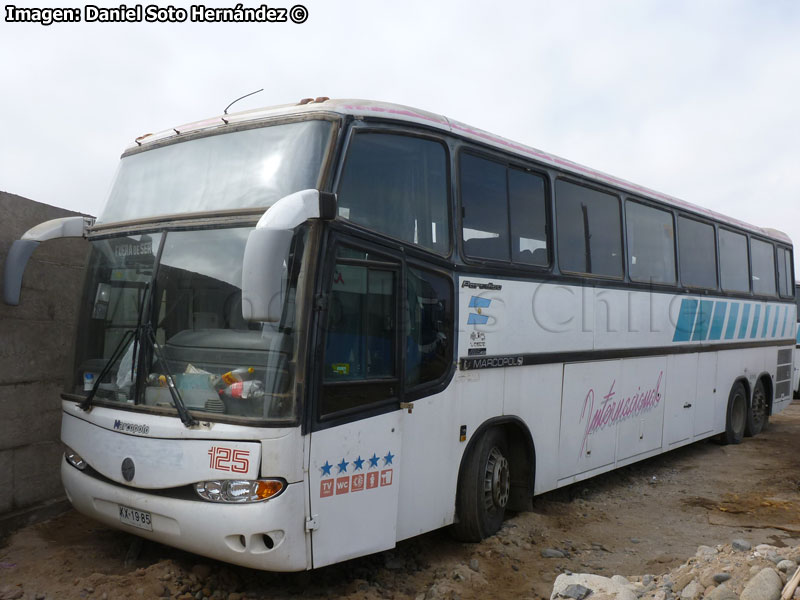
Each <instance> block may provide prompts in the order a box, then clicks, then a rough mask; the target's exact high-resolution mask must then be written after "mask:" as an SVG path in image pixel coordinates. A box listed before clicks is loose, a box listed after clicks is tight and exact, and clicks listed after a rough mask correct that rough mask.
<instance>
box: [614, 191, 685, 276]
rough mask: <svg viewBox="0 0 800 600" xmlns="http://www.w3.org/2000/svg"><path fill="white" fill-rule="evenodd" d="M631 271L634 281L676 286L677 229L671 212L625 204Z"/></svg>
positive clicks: (636, 204) (629, 268) (636, 203)
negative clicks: (673, 284)
mask: <svg viewBox="0 0 800 600" xmlns="http://www.w3.org/2000/svg"><path fill="white" fill-rule="evenodd" d="M625 216H626V223H627V231H628V261H629V262H628V272H629V273H630V275H631V279H632V280H633V281H645V282H647V283H675V229H674V227H673V224H672V213H669V212H667V211H665V210H659V209H657V208H653V207H652V206H646V205H644V204H639V203H638V202H631V201H628V202H626V203H625Z"/></svg>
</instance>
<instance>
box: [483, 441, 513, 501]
mask: <svg viewBox="0 0 800 600" xmlns="http://www.w3.org/2000/svg"><path fill="white" fill-rule="evenodd" d="M483 489H484V498H485V501H486V508H487V509H489V510H491V509H494V508H505V506H506V504H508V495H509V491H510V489H511V475H510V473H509V470H508V461H507V460H506V457H505V456H503V454H502V452H500V450H498V449H497V448H492V451H491V452H489V458H488V460H487V461H486V474H485V478H484V486H483Z"/></svg>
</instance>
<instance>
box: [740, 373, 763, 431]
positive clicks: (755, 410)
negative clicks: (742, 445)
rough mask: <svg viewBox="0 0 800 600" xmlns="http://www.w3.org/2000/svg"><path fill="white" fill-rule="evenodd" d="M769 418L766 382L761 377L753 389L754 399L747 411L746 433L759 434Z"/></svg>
mask: <svg viewBox="0 0 800 600" xmlns="http://www.w3.org/2000/svg"><path fill="white" fill-rule="evenodd" d="M768 420H769V402H768V401H767V391H766V390H765V389H764V383H763V382H762V381H761V380H760V379H759V380H758V383H756V387H755V389H754V390H753V401H752V402H751V403H750V410H748V411H747V422H746V423H745V427H744V434H745V435H746V436H747V437H752V436H754V435H758V434H759V433H761V431H762V430H763V429H764V427H766V425H767V421H768Z"/></svg>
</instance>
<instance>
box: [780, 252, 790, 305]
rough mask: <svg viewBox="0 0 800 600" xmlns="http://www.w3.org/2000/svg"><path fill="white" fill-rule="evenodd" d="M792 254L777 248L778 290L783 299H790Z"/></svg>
mask: <svg viewBox="0 0 800 600" xmlns="http://www.w3.org/2000/svg"><path fill="white" fill-rule="evenodd" d="M792 284H793V281H792V253H791V252H789V251H788V250H787V249H786V248H778V288H779V290H780V293H781V296H783V297H784V298H791V297H792Z"/></svg>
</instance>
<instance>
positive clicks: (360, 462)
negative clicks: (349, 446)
mask: <svg viewBox="0 0 800 600" xmlns="http://www.w3.org/2000/svg"><path fill="white" fill-rule="evenodd" d="M353 464H354V465H355V466H356V468H355V470H356V471H360V470H361V467H362V466H363V465H364V459H363V458H361V455H360V454H359V455H358V458H357V459H355V460H354V461H353Z"/></svg>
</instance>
